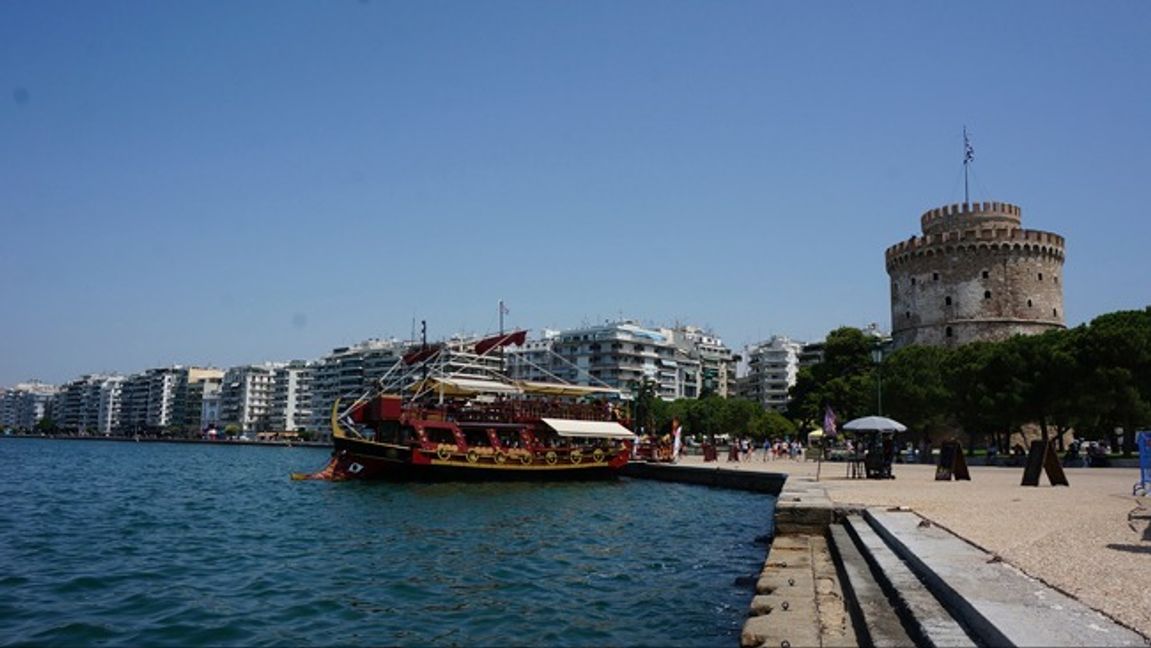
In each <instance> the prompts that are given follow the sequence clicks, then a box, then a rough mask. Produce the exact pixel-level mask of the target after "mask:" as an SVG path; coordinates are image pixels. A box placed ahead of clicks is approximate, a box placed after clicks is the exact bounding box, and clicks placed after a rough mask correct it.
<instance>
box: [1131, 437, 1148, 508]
mask: <svg viewBox="0 0 1151 648" xmlns="http://www.w3.org/2000/svg"><path fill="white" fill-rule="evenodd" d="M1135 442H1136V443H1138V444H1139V483H1137V484H1135V486H1134V487H1132V488H1131V494H1133V495H1147V492H1148V491H1149V490H1151V430H1142V431H1140V432H1137V433H1136V434H1135Z"/></svg>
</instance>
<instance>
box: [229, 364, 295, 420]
mask: <svg viewBox="0 0 1151 648" xmlns="http://www.w3.org/2000/svg"><path fill="white" fill-rule="evenodd" d="M283 366H284V365H283V363H274V362H267V363H264V364H260V365H241V366H238V367H231V368H229V369H228V370H227V371H225V372H224V377H223V382H222V383H221V386H220V423H222V424H223V425H224V426H225V428H227V427H228V426H231V425H235V426H238V427H239V429H240V431H241V432H266V431H269V430H271V429H272V393H273V387H274V385H275V380H276V372H277V371H278V370H279V369H280V368H282V367H283Z"/></svg>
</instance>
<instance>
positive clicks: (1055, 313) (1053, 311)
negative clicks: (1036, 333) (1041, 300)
mask: <svg viewBox="0 0 1151 648" xmlns="http://www.w3.org/2000/svg"><path fill="white" fill-rule="evenodd" d="M1051 317H1059V311H1058V310H1057V309H1054V308H1052V309H1051Z"/></svg>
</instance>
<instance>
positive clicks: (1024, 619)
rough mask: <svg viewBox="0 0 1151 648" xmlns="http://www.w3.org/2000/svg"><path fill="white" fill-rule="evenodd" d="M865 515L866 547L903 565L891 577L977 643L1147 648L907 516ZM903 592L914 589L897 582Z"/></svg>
mask: <svg viewBox="0 0 1151 648" xmlns="http://www.w3.org/2000/svg"><path fill="white" fill-rule="evenodd" d="M864 517H865V518H867V521H868V525H867V528H868V529H869V530H871V531H872V536H873V537H874V539H873V540H869V541H867V543H866V544H868V547H869V548H871V546H872V545H876V544H877V542H876V541H877V540H878V542H880V543H882V544H883V548H878V547H877V549H878V550H879V551H880V553H881V554H883V553H887V554H890V553H891V552H892V551H894V554H895V555H897V556H898V558H899V559H900V560H899V561H898V562H899V564H900V565H902V568H901V569H896V571H902V570H908V571H910V572H913V573H914V575H915V577H917V580H921V581H922V582H923V583H925V584H926V586H927V589H930V590H931V592H932V593H933V594H934V596H935V597H936V598H938V600H939V601H941V602H942V603H943V604H944V605H945V606H946V608H947V609H948V610H949V611H950V612H951V614H952V615H953V616H954V617H955V618H956V619H958V620H959V621H960V622H961V623H962V624H963V625H964V627H966V628H968V629H969V631H970V632H971V634H972V636H973V637H974V638H975V640H976V641H977V642H978V643H980V644H983V645H990V646H1145V645H1146V642H1145V641H1144V639H1143V637H1142V636H1141V635H1139V634H1138V633H1136V632H1134V631H1132V630H1129V629H1127V628H1125V627H1123V626H1121V625H1119V624H1117V623H1115V622H1114V621H1112V620H1110V619H1108V618H1107V617H1105V616H1103V615H1102V614H1100V613H1099V612H1096V611H1095V610H1092V609H1090V608H1088V607H1087V606H1086V605H1083V604H1082V603H1080V602H1078V601H1076V600H1075V599H1073V598H1071V597H1069V596H1067V595H1065V594H1063V593H1062V592H1059V591H1058V590H1055V589H1053V588H1051V587H1048V586H1047V585H1045V584H1043V583H1041V582H1039V581H1037V580H1035V579H1033V578H1031V577H1030V576H1027V575H1026V574H1024V573H1023V572H1021V571H1019V570H1017V569H1015V568H1014V567H1011V566H1010V565H1008V564H1006V563H1003V562H1001V561H1000V560H999V559H998V557H997V556H994V555H992V554H989V553H987V552H985V551H983V550H982V549H979V548H978V547H976V546H974V545H972V544H970V543H968V542H967V541H965V540H963V539H962V538H959V537H958V536H955V535H954V534H952V533H950V532H949V531H947V530H946V529H943V528H941V527H939V526H936V525H934V524H931V523H930V522H929V521H927V520H924V519H923V518H921V517H920V516H918V515H916V514H914V513H912V512H909V511H887V510H883V509H867V510H866V511H865V512H864ZM864 526H865V525H862V524H853V526H852V528H854V529H856V530H859V531H861V530H862V529H863V528H864ZM863 535H864V534H862V533H861V534H860V536H861V537H862V536H863ZM879 538H882V540H879ZM904 561H906V564H905V563H904ZM889 567H890V565H885V566H884V567H883V569H884V570H885V571H886V570H887V569H888V568H889ZM900 578H903V577H900ZM902 587H906V588H913V587H914V584H913V583H911V582H910V581H906V579H905V578H904V582H903V586H902ZM902 587H901V588H900V589H902ZM919 588H920V589H923V587H922V586H919Z"/></svg>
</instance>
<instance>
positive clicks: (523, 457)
mask: <svg viewBox="0 0 1151 648" xmlns="http://www.w3.org/2000/svg"><path fill="white" fill-rule="evenodd" d="M531 462H532V456H531V455H530V454H522V455H520V463H522V464H523V465H525V466H526V465H528V464H530V463H531Z"/></svg>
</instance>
